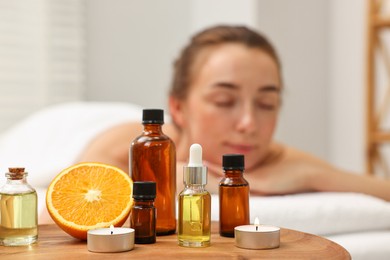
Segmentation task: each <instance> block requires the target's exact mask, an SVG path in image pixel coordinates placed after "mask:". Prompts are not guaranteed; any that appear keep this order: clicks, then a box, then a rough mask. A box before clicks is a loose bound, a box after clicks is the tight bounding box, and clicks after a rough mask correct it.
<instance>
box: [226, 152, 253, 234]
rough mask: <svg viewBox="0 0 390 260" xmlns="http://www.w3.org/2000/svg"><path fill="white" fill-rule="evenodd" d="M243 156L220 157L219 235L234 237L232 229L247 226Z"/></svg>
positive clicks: (247, 209) (227, 155)
mask: <svg viewBox="0 0 390 260" xmlns="http://www.w3.org/2000/svg"><path fill="white" fill-rule="evenodd" d="M244 167H245V165H244V155H242V154H226V155H223V157H222V168H223V171H224V173H225V177H224V178H223V179H222V180H221V181H220V183H219V234H220V235H221V236H225V237H234V228H235V227H236V226H240V225H248V224H249V184H248V182H247V181H246V180H245V179H244V177H243V172H244Z"/></svg>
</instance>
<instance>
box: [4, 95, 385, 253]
mask: <svg viewBox="0 0 390 260" xmlns="http://www.w3.org/2000/svg"><path fill="white" fill-rule="evenodd" d="M141 116H142V108H141V107H139V106H135V105H131V104H125V103H118V102H72V103H65V104H60V105H55V106H49V107H47V108H45V109H43V110H41V111H39V112H37V113H34V114H32V115H31V116H29V117H27V118H25V119H24V120H22V121H21V122H19V123H18V124H16V125H14V126H12V127H10V128H8V129H7V130H5V131H4V132H2V133H0V185H3V184H4V183H5V177H4V173H5V172H6V171H7V168H8V167H15V166H18V167H25V168H26V171H27V172H28V173H29V175H28V181H29V183H30V184H31V185H32V186H33V187H34V188H36V189H37V192H38V210H39V224H46V223H53V222H52V220H51V218H50V217H49V215H48V213H47V210H46V206H45V193H46V188H47V187H48V185H49V183H50V182H51V180H52V179H53V178H54V177H55V176H56V175H57V174H58V173H59V172H60V171H61V170H62V169H64V168H66V167H68V166H70V165H72V164H74V163H75V162H77V161H78V155H79V154H80V152H81V151H82V150H83V148H84V147H85V146H86V145H87V144H88V143H89V142H90V141H91V140H92V139H93V138H94V137H96V136H97V135H98V134H99V133H101V132H103V131H105V130H106V129H108V128H110V127H112V126H114V125H118V124H121V123H124V122H128V121H135V120H141ZM168 120H169V118H167V119H166V121H168ZM129 145H130V143H129ZM389 192H390V191H389ZM218 209H219V206H218V195H212V212H211V215H212V216H211V217H212V220H216V221H218V214H219V213H218ZM250 215H251V223H253V221H254V218H255V217H259V219H260V222H261V223H262V224H271V225H276V226H280V227H284V228H289V229H295V230H299V231H303V232H308V233H312V234H316V235H319V236H323V237H326V238H328V239H330V240H332V241H334V242H336V243H338V244H340V245H342V246H343V247H345V248H346V249H347V250H348V251H349V252H350V254H351V256H352V259H390V202H386V201H384V200H381V199H378V198H375V197H372V196H368V195H364V194H358V193H338V192H318V193H305V194H294V195H283V196H251V197H250Z"/></svg>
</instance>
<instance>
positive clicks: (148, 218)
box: [130, 181, 156, 244]
mask: <svg viewBox="0 0 390 260" xmlns="http://www.w3.org/2000/svg"><path fill="white" fill-rule="evenodd" d="M133 198H134V205H133V208H132V209H131V213H130V227H131V228H133V229H134V230H135V239H134V242H135V243H136V244H152V243H155V242H156V208H155V207H154V199H155V198H156V183H155V182H147V181H137V182H134V184H133Z"/></svg>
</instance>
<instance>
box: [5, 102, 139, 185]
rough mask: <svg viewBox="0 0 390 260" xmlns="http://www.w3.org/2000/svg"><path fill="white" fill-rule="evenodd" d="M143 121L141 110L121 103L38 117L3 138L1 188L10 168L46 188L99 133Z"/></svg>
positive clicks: (67, 107) (53, 109) (55, 110)
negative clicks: (117, 126) (116, 126)
mask: <svg viewBox="0 0 390 260" xmlns="http://www.w3.org/2000/svg"><path fill="white" fill-rule="evenodd" d="M141 119H142V108H141V107H139V106H136V105H132V104H127V103H119V102H72V103H65V104H60V105H55V106H50V107H47V108H45V109H43V110H41V111H39V112H37V113H34V114H33V115H31V116H30V117H28V118H26V119H25V120H23V121H21V122H20V123H18V124H17V125H15V126H14V127H12V128H10V129H9V130H7V131H6V132H4V133H3V134H1V135H0V185H3V184H4V183H5V177H4V173H5V172H6V171H7V170H8V169H7V168H8V167H25V168H26V171H27V172H28V173H29V175H28V182H29V183H30V184H31V185H32V186H33V187H36V188H38V187H42V188H45V187H47V186H48V185H49V184H50V182H51V180H52V179H53V178H54V177H55V176H56V175H57V174H58V173H59V172H60V171H61V170H62V169H64V168H66V167H69V166H71V165H72V164H74V163H75V162H76V160H77V158H78V156H79V155H80V153H81V151H82V150H83V149H84V148H85V146H86V145H87V144H88V143H89V142H90V141H91V140H92V139H93V138H95V137H96V136H97V135H98V134H99V133H101V132H103V131H105V130H107V129H109V128H110V127H113V126H114V125H117V124H121V123H125V122H128V121H139V122H141ZM129 145H130V144H129Z"/></svg>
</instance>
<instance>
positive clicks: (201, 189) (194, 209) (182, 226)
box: [178, 144, 211, 247]
mask: <svg viewBox="0 0 390 260" xmlns="http://www.w3.org/2000/svg"><path fill="white" fill-rule="evenodd" d="M183 183H184V190H183V191H182V192H181V193H180V194H179V232H178V240H179V245H180V246H185V247H206V246H209V245H210V235H211V232H210V229H211V214H210V213H211V196H210V193H209V192H208V191H206V189H205V185H206V184H207V167H206V166H204V165H203V163H202V146H200V145H199V144H193V145H191V147H190V158H189V163H188V165H187V166H184V167H183Z"/></svg>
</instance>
